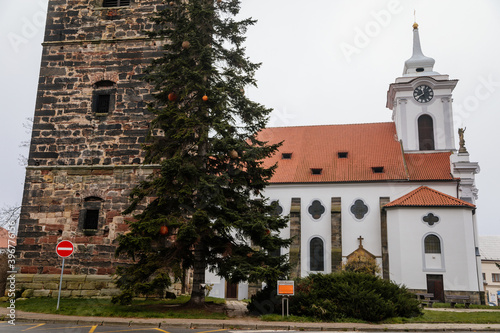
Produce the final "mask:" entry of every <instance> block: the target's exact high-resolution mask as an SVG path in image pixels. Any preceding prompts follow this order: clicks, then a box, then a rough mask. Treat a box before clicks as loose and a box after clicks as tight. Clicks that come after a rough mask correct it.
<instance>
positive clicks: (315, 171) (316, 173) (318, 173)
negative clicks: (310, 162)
mask: <svg viewBox="0 0 500 333" xmlns="http://www.w3.org/2000/svg"><path fill="white" fill-rule="evenodd" d="M322 172H323V169H318V168H314V169H311V173H312V174H313V175H321V173H322Z"/></svg>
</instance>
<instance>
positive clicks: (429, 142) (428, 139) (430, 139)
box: [418, 114, 434, 150]
mask: <svg viewBox="0 0 500 333" xmlns="http://www.w3.org/2000/svg"><path fill="white" fill-rule="evenodd" d="M418 143H419V150H434V124H433V121H432V117H431V116H429V115H426V114H424V115H422V116H420V117H419V118H418Z"/></svg>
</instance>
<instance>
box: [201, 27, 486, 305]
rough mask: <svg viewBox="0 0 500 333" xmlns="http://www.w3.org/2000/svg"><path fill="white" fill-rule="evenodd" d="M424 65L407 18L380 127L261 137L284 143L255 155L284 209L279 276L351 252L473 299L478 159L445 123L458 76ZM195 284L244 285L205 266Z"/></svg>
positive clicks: (413, 284)
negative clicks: (287, 242) (284, 264)
mask: <svg viewBox="0 0 500 333" xmlns="http://www.w3.org/2000/svg"><path fill="white" fill-rule="evenodd" d="M433 66H434V59H432V58H429V57H426V56H424V55H423V53H422V51H421V47H420V40H419V32H418V25H417V24H414V26H413V55H412V57H411V58H410V59H408V60H407V61H406V62H405V65H404V71H403V75H402V76H401V77H398V78H396V80H395V82H394V83H391V84H390V85H389V90H388V92H387V105H386V106H387V108H389V109H390V110H391V111H392V120H393V121H392V122H387V123H369V124H350V125H325V126H303V127H281V128H268V129H265V130H264V131H263V132H262V133H261V136H260V139H264V140H266V141H270V142H271V143H275V142H280V141H284V143H283V145H282V146H281V148H280V150H279V152H278V153H277V154H276V155H275V156H274V157H273V158H271V159H269V160H267V161H266V164H267V165H268V166H269V165H272V164H274V163H278V168H277V171H276V174H275V175H274V176H273V178H272V180H271V184H270V185H269V186H268V187H267V189H266V191H265V196H267V197H268V198H270V199H271V201H278V202H279V205H280V211H282V214H283V215H288V216H289V220H290V221H289V226H288V228H286V229H285V230H283V231H282V236H283V237H293V243H292V245H291V246H290V248H289V249H286V250H285V249H283V251H287V253H288V254H289V258H290V261H291V263H292V264H293V265H294V268H293V272H292V276H291V277H290V278H293V277H298V276H300V277H304V276H307V275H308V274H310V273H330V272H333V271H336V270H339V269H340V268H341V266H342V263H344V262H346V260H347V258H349V257H350V256H351V255H353V254H354V253H362V254H364V255H369V256H371V257H374V258H375V259H376V260H377V262H378V264H379V266H380V268H381V276H382V277H383V278H384V279H389V280H392V281H394V282H396V283H398V284H404V285H405V286H406V287H407V288H408V289H410V290H412V291H415V292H426V293H433V294H434V298H435V299H437V300H442V301H444V299H445V295H468V296H470V297H471V300H472V301H473V302H474V303H479V302H480V293H481V292H482V291H483V282H482V277H481V269H480V265H481V263H480V256H479V250H478V246H479V245H478V236H477V226H476V215H475V210H476V206H475V200H476V199H477V189H476V187H475V181H474V176H475V174H476V173H478V172H479V166H478V163H476V162H470V161H469V154H468V152H467V149H466V148H465V140H464V131H463V130H461V129H460V130H458V132H457V129H454V128H453V109H452V101H453V90H454V88H455V86H456V85H457V83H458V80H454V79H450V78H449V76H448V75H445V74H440V73H438V72H435V71H434V68H433ZM455 133H458V137H457V138H455ZM456 139H458V140H456ZM456 141H458V142H459V149H458V150H457V147H456ZM206 282H207V284H213V287H212V288H213V289H212V291H211V293H210V295H211V296H215V297H226V298H239V299H243V298H247V297H248V285H247V284H246V283H241V284H240V285H238V286H233V285H229V284H227V283H225V281H223V280H222V281H221V280H220V279H219V278H218V277H216V276H215V275H214V274H213V273H209V272H207V278H206Z"/></svg>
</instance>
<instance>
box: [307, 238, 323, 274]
mask: <svg viewBox="0 0 500 333" xmlns="http://www.w3.org/2000/svg"><path fill="white" fill-rule="evenodd" d="M309 265H310V269H309V270H310V271H324V270H325V254H324V246H323V240H322V239H321V238H319V237H314V238H313V239H311V242H310V243H309Z"/></svg>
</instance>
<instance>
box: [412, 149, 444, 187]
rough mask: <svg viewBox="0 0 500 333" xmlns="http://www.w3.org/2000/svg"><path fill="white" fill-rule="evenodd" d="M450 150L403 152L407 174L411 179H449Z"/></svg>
mask: <svg viewBox="0 0 500 333" xmlns="http://www.w3.org/2000/svg"><path fill="white" fill-rule="evenodd" d="M450 155H451V152H445V153H428V154H425V153H424V154H422V153H412V154H405V160H406V165H407V167H408V175H409V177H410V179H411V180H450V179H453V176H452V175H451V172H450Z"/></svg>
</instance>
